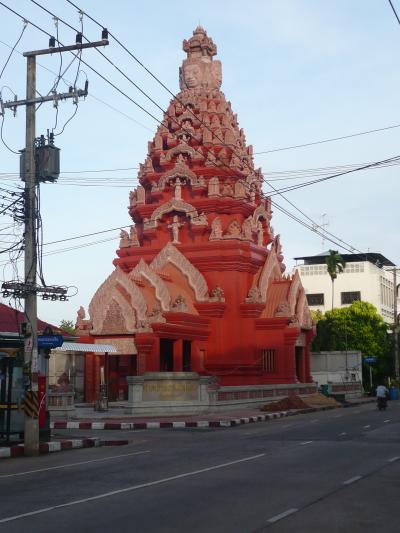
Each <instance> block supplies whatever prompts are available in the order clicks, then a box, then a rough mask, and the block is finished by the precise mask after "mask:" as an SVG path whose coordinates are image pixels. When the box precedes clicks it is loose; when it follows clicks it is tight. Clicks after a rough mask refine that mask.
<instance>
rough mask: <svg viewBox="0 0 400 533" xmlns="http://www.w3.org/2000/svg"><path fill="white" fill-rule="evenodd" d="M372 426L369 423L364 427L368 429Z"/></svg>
mask: <svg viewBox="0 0 400 533" xmlns="http://www.w3.org/2000/svg"><path fill="white" fill-rule="evenodd" d="M370 427H371V426H370V425H369V424H368V425H366V426H364V427H363V429H368V428H370Z"/></svg>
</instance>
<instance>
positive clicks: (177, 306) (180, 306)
mask: <svg viewBox="0 0 400 533" xmlns="http://www.w3.org/2000/svg"><path fill="white" fill-rule="evenodd" d="M171 310H172V311H177V312H181V313H182V312H184V311H186V310H187V304H186V300H185V298H184V297H183V296H182V295H181V294H179V295H178V296H177V297H176V298H175V301H174V303H173V304H172V306H171Z"/></svg>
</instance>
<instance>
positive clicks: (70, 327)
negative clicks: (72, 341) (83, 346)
mask: <svg viewBox="0 0 400 533" xmlns="http://www.w3.org/2000/svg"><path fill="white" fill-rule="evenodd" d="M59 328H60V329H62V330H63V331H66V332H67V333H70V334H71V335H76V329H75V324H74V323H73V321H72V320H61V322H60V325H59Z"/></svg>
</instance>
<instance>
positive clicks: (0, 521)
mask: <svg viewBox="0 0 400 533" xmlns="http://www.w3.org/2000/svg"><path fill="white" fill-rule="evenodd" d="M265 455H266V454H265V453H259V454H257V455H251V456H250V457H244V458H243V459H237V460H236V461H229V462H228V463H221V464H219V465H215V466H209V467H206V468H201V469H200V470H192V471H191V472H184V473H183V474H177V475H176V476H170V477H165V478H162V479H157V480H156V481H149V482H147V483H140V484H139V485H132V486H130V487H124V488H123V489H117V490H112V491H110V492H103V493H102V494H97V495H96V496H90V497H88V498H82V499H80V500H71V501H69V502H65V503H60V504H58V505H52V506H51V507H42V508H41V509H37V510H36V511H31V512H29V513H22V514H19V515H14V516H6V517H5V518H1V519H0V524H4V523H5V522H13V521H14V520H19V519H21V518H27V517H29V516H35V515H38V514H43V513H49V512H50V511H55V510H56V509H62V508H64V507H72V506H73V505H80V504H82V503H86V502H92V501H96V500H102V499H104V498H109V497H111V496H115V495H117V494H124V493H127V492H133V491H135V490H140V489H144V488H147V487H152V486H154V485H161V484H163V483H168V482H169V481H175V480H177V479H182V478H185V477H191V476H197V475H199V474H204V473H205V472H211V471H213V470H219V469H221V468H226V467H228V466H232V465H237V464H240V463H245V462H247V461H254V459H259V458H260V457H265Z"/></svg>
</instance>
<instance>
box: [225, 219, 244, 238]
mask: <svg viewBox="0 0 400 533" xmlns="http://www.w3.org/2000/svg"><path fill="white" fill-rule="evenodd" d="M241 230H242V228H241V227H240V224H239V222H238V221H237V220H232V222H231V223H230V224H229V226H228V229H227V230H226V235H225V237H226V238H231V237H234V238H235V237H236V238H238V237H240V236H241V233H242V231H241Z"/></svg>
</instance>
